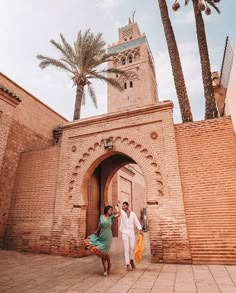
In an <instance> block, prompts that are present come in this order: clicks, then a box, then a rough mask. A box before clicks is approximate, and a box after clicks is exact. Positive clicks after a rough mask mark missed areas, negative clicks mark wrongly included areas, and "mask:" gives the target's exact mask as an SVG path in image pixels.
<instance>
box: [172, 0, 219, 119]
mask: <svg viewBox="0 0 236 293" xmlns="http://www.w3.org/2000/svg"><path fill="white" fill-rule="evenodd" d="M218 2H220V0H192V3H193V9H194V15H195V22H196V32H197V40H198V48H199V55H200V61H201V68H202V80H203V88H204V97H205V119H212V118H216V117H218V111H217V107H216V101H215V98H214V90H213V86H212V79H211V65H210V58H209V53H208V47H207V39H206V33H205V26H204V21H203V17H202V11H205V13H206V15H210V14H211V9H210V6H211V7H213V8H214V9H215V10H216V11H217V12H218V13H220V10H219V8H218V7H217V6H216V3H218ZM188 3H189V0H185V5H188ZM179 7H180V5H179V3H178V1H177V0H175V1H174V4H173V6H172V8H173V10H178V8H179Z"/></svg>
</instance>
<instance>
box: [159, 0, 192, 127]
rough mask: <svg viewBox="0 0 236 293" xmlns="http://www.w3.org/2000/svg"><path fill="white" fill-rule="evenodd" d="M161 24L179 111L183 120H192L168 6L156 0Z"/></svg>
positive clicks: (163, 0) (162, 1)
mask: <svg viewBox="0 0 236 293" xmlns="http://www.w3.org/2000/svg"><path fill="white" fill-rule="evenodd" d="M158 3H159V8H160V13H161V19H162V24H163V27H164V32H165V37H166V42H167V47H168V51H169V56H170V62H171V67H172V73H173V77H174V83H175V89H176V94H177V97H178V101H179V107H180V112H181V116H182V121H183V122H190V121H193V117H192V113H191V107H190V103H189V99H188V94H187V90H186V86H185V81H184V75H183V71H182V66H181V61H180V57H179V51H178V47H177V44H176V40H175V35H174V32H173V28H172V25H171V22H170V18H169V13H168V8H167V4H166V1H165V0H158Z"/></svg>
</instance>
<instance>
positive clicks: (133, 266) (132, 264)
mask: <svg viewBox="0 0 236 293" xmlns="http://www.w3.org/2000/svg"><path fill="white" fill-rule="evenodd" d="M130 264H131V267H132V269H133V270H135V265H134V261H133V259H131V260H130Z"/></svg>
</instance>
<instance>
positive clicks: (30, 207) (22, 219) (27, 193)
mask: <svg viewBox="0 0 236 293" xmlns="http://www.w3.org/2000/svg"><path fill="white" fill-rule="evenodd" d="M59 152H60V148H59V147H58V146H54V147H51V148H49V149H46V150H39V151H29V152H25V153H22V155H21V158H20V163H19V167H18V169H17V173H16V182H15V187H14V191H13V194H12V202H11V207H10V212H9V217H8V222H7V229H6V235H5V239H4V247H5V248H13V249H24V250H28V251H31V250H32V251H34V252H37V251H38V252H49V251H50V241H51V233H52V225H53V214H54V203H55V193H56V184H57V171H58V163H59Z"/></svg>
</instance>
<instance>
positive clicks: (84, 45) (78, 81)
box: [36, 29, 124, 120]
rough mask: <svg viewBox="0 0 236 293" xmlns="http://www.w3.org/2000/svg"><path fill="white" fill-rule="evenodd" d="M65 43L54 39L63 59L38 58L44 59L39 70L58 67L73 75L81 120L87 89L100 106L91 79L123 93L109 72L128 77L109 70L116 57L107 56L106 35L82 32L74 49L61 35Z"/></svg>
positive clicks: (94, 101) (120, 71) (75, 117)
mask: <svg viewBox="0 0 236 293" xmlns="http://www.w3.org/2000/svg"><path fill="white" fill-rule="evenodd" d="M60 37H61V44H60V43H58V42H56V41H54V40H51V41H50V42H51V43H52V45H53V46H54V47H56V48H57V49H58V50H59V52H60V54H61V56H60V58H59V59H54V58H50V57H46V56H43V55H37V56H36V57H37V58H38V59H39V60H40V63H39V67H41V68H42V69H44V68H46V67H48V66H49V65H50V66H55V67H57V68H58V69H61V70H63V71H65V72H67V73H69V75H70V77H71V78H72V80H73V83H74V86H76V98H75V108H74V117H73V120H77V119H80V112H81V105H82V104H85V99H86V96H85V86H86V87H87V89H88V93H89V96H90V97H91V99H92V101H93V104H94V106H95V107H97V98H96V94H95V91H94V88H93V85H92V82H91V80H92V79H96V80H101V81H105V82H107V83H109V84H111V85H112V86H114V87H116V88H117V89H119V90H122V87H121V85H120V84H119V82H118V81H117V80H116V79H115V78H112V77H108V76H107V73H114V74H121V75H122V74H124V72H123V71H122V70H119V69H117V68H110V69H109V68H107V66H104V65H105V63H107V62H108V61H111V60H112V56H113V54H107V53H106V49H105V42H104V41H103V39H102V33H98V34H93V33H91V32H90V30H89V29H88V30H86V31H85V32H84V33H82V32H81V31H79V33H78V35H77V39H76V41H75V42H74V44H73V46H71V45H70V44H69V43H68V42H67V41H66V39H65V38H64V36H63V35H62V34H60Z"/></svg>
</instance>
